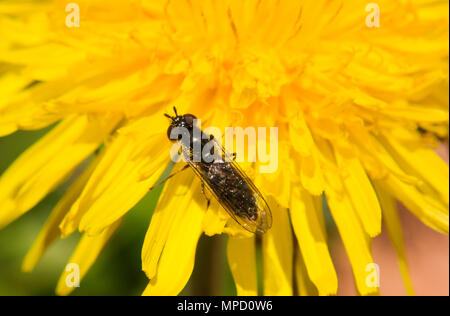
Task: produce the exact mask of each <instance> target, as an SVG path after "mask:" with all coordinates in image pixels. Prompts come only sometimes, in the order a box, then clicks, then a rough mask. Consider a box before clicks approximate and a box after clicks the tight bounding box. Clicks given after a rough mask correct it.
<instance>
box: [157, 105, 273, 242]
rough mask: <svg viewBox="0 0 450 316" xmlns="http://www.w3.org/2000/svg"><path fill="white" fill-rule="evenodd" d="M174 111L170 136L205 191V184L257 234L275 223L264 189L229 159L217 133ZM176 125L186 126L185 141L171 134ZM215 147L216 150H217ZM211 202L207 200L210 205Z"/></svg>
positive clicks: (179, 126)
mask: <svg viewBox="0 0 450 316" xmlns="http://www.w3.org/2000/svg"><path fill="white" fill-rule="evenodd" d="M174 112H175V116H170V115H168V114H165V116H166V117H168V118H169V119H170V120H171V123H170V126H169V128H168V130H167V136H168V137H169V139H170V140H171V141H173V142H179V143H180V145H181V151H182V154H183V155H184V156H185V158H186V159H185V160H186V161H187V165H186V166H185V167H184V168H183V169H182V170H184V169H186V168H187V167H191V169H192V170H193V171H194V173H195V174H196V175H197V176H198V177H199V178H200V179H201V181H202V189H203V192H204V188H205V187H206V188H207V189H208V191H209V192H211V194H212V195H213V196H214V197H215V198H216V199H217V201H218V202H219V203H220V204H221V205H222V207H223V208H224V209H225V210H226V211H227V212H228V214H229V215H230V216H231V217H232V218H233V219H234V220H235V221H236V222H237V223H238V224H239V225H241V226H242V227H243V228H245V229H246V230H248V231H250V232H252V233H255V234H264V233H266V232H267V231H268V230H269V229H270V228H271V227H272V214H271V212H270V208H269V206H268V205H267V202H266V201H265V200H264V198H263V196H262V194H261V192H259V190H258V189H257V188H256V186H255V185H254V184H253V182H252V181H251V180H250V179H249V177H248V176H247V175H246V174H245V173H244V171H243V170H242V169H241V168H240V167H239V166H238V164H237V163H236V162H235V161H234V159H226V158H229V157H231V156H230V155H229V154H227V153H226V152H225V150H224V149H223V147H222V146H221V145H220V144H219V143H218V142H217V141H216V139H215V138H214V136H213V135H208V134H205V133H204V132H203V131H201V130H200V129H199V128H198V127H196V126H195V124H194V123H195V122H194V121H195V120H196V117H195V116H194V115H192V114H184V115H178V113H177V110H176V108H175V107H174ZM174 128H184V129H182V130H183V131H185V134H187V135H185V136H186V137H185V138H184V139H185V140H184V141H183V140H182V137H181V136H180V135H178V137H174V135H172V132H173V129H174ZM199 136H200V137H199ZM186 139H187V141H186ZM208 143H209V145H208ZM211 144H213V146H211ZM207 146H210V147H211V150H209V147H207ZM213 147H215V148H216V149H217V150H216V151H214V150H213ZM205 148H206V150H204V149H205ZM198 149H200V153H203V154H202V155H200V156H201V157H199V158H200V159H193V158H194V156H195V155H196V154H197V153H198ZM215 153H217V154H215ZM196 161H197V162H196ZM180 171H181V170H180ZM205 196H206V195H205ZM207 200H208V198H207ZM209 202H210V201H209V200H208V206H209Z"/></svg>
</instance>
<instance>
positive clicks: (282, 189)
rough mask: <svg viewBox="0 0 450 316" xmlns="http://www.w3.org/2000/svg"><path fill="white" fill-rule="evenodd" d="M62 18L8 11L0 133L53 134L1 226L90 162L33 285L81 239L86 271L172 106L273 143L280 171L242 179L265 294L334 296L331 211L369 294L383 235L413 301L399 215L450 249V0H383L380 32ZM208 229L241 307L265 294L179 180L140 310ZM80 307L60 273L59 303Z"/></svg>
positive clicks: (199, 7) (249, 2)
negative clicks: (252, 201)
mask: <svg viewBox="0 0 450 316" xmlns="http://www.w3.org/2000/svg"><path fill="white" fill-rule="evenodd" d="M68 2H69V1H60V0H53V1H52V0H48V1H10V0H5V1H2V2H1V3H0V38H1V40H0V96H1V98H0V136H4V135H8V134H11V133H13V132H15V131H16V130H19V129H26V130H30V129H39V128H42V127H45V126H49V125H51V124H53V123H55V122H59V123H58V124H57V125H56V126H55V127H54V128H53V129H52V130H51V131H50V132H49V133H48V134H47V135H46V136H45V137H43V138H42V139H41V140H39V141H38V142H37V143H36V144H34V145H33V146H31V147H30V148H29V149H28V150H27V151H25V152H24V153H23V154H22V155H21V156H20V157H19V158H18V159H17V160H16V161H15V162H14V163H13V164H12V165H11V166H10V167H9V169H8V170H7V171H5V172H4V174H3V175H2V177H1V179H0V205H2V208H1V210H0V227H3V226H5V225H7V224H9V223H10V222H12V221H13V220H15V219H16V218H18V217H19V216H21V215H23V214H24V213H26V212H27V211H29V210H30V209H31V208H33V207H34V206H35V205H36V204H37V203H38V202H39V201H41V200H42V199H43V198H44V197H45V196H46V195H47V194H48V193H49V192H51V191H52V190H53V189H55V188H56V187H57V186H59V185H60V184H61V183H62V182H63V181H65V180H66V179H67V178H68V177H69V176H70V175H71V174H73V172H74V170H75V168H77V166H79V165H80V164H81V163H82V162H83V161H85V160H86V159H87V158H88V157H90V156H92V155H93V154H94V153H96V154H95V155H93V156H94V157H93V159H92V160H90V162H89V166H88V167H86V168H85V169H84V171H83V172H82V174H81V175H79V176H78V178H77V179H76V180H75V181H74V182H73V183H72V184H71V186H70V187H69V188H68V190H67V192H66V193H65V195H64V197H63V198H62V199H61V200H60V202H59V203H58V204H57V205H56V207H55V209H54V210H53V212H52V215H51V216H50V218H49V219H48V221H47V223H46V225H45V227H44V228H43V230H42V232H41V234H40V235H39V237H38V238H37V240H36V242H35V243H34V245H33V246H32V248H31V250H30V252H29V253H28V255H27V257H26V258H25V261H24V265H23V269H24V270H26V271H30V270H32V269H33V267H34V266H35V264H36V263H37V261H38V260H39V259H40V257H41V256H42V254H43V252H44V251H45V250H46V248H47V247H48V246H49V245H50V244H51V243H52V242H53V241H54V240H56V239H57V238H58V237H60V236H62V237H65V236H68V235H70V234H71V233H72V232H74V231H76V230H77V229H78V230H79V231H80V232H83V233H84V235H83V237H82V239H81V241H80V243H79V245H78V247H77V249H76V250H75V252H74V253H73V255H72V258H71V259H70V260H69V262H76V263H78V264H79V266H80V273H81V276H83V275H84V274H85V273H86V272H87V270H88V269H89V267H90V266H91V265H92V264H93V262H94V261H95V259H96V258H97V256H98V255H99V253H100V252H101V250H102V248H103V246H104V245H105V244H106V243H107V242H108V240H109V238H110V237H111V235H112V234H113V233H114V232H115V230H116V229H117V227H119V225H120V223H121V219H122V217H123V216H124V215H125V214H126V213H127V211H128V210H130V209H131V208H132V207H133V206H134V205H135V204H136V203H137V202H138V201H139V200H140V199H142V197H143V196H144V195H145V194H147V192H148V191H149V188H150V187H152V185H154V184H155V182H156V181H157V180H158V179H159V178H160V176H161V174H162V173H163V171H164V170H165V168H166V165H167V163H168V162H169V151H170V148H171V143H170V142H169V141H168V139H167V135H166V131H167V127H168V121H167V119H165V118H164V116H163V114H164V113H167V112H169V111H171V108H172V106H174V105H176V106H177V109H178V111H179V112H180V113H183V114H184V113H193V114H195V115H196V116H197V117H198V118H201V119H202V120H203V121H204V122H206V123H207V124H208V125H210V126H217V127H219V128H221V129H223V128H225V127H227V126H242V127H244V128H245V127H249V126H254V127H258V126H267V127H270V126H274V127H278V138H279V142H278V150H279V157H278V162H279V167H278V169H277V171H276V172H275V173H271V174H260V173H259V172H258V170H259V169H258V168H257V167H258V166H259V165H260V164H262V163H261V162H257V163H256V164H247V165H244V167H245V168H246V170H247V171H248V172H249V175H251V177H252V178H253V179H254V181H255V183H256V185H257V187H258V188H259V189H260V190H261V191H262V192H263V193H264V195H265V196H266V199H267V202H268V203H269V206H270V208H271V210H272V213H273V227H272V229H271V230H269V232H268V233H266V234H265V235H264V236H263V237H262V253H263V264H264V271H263V275H264V294H266V295H291V294H293V293H300V294H311V293H313V292H315V290H313V291H311V284H313V287H314V288H315V289H316V290H317V292H318V293H319V294H321V295H330V294H336V292H337V288H338V280H337V276H336V272H335V269H334V266H333V262H332V260H331V257H330V254H329V250H328V245H327V235H326V230H325V225H324V219H323V216H322V197H325V198H326V201H327V202H328V206H329V208H330V211H331V214H332V216H333V219H334V221H335V223H336V225H337V228H338V230H339V233H340V235H341V238H342V240H343V242H344V244H345V248H346V251H347V254H348V257H349V259H350V262H351V264H352V268H353V272H354V277H355V282H356V286H357V289H358V291H359V293H360V294H363V295H367V294H376V293H377V289H376V288H373V287H371V286H370V285H369V284H368V283H367V282H366V279H367V270H366V268H367V266H368V265H369V264H371V263H373V259H372V256H371V249H370V240H371V238H373V237H375V236H377V235H378V234H379V233H380V232H381V226H382V220H384V222H385V224H386V228H387V230H388V232H389V234H390V235H391V238H392V240H393V242H394V245H395V248H396V250H397V251H398V255H399V259H400V264H401V267H402V271H403V272H404V273H403V276H404V279H405V281H406V284H407V287H408V291H409V293H412V289H411V286H410V283H409V278H408V274H407V269H406V266H405V253H404V250H403V242H402V238H401V227H400V222H399V219H398V216H397V209H396V201H400V202H402V203H403V204H404V205H405V206H406V207H407V208H408V209H409V210H410V211H411V212H412V213H413V214H414V215H415V216H417V217H418V218H419V219H420V220H422V221H423V223H425V224H426V225H428V226H430V227H432V228H434V229H435V230H437V231H440V232H442V233H446V234H448V209H449V169H448V166H447V165H446V164H445V163H444V162H443V161H442V160H441V159H440V158H439V157H438V156H437V155H436V154H435V153H434V151H433V148H434V147H435V146H436V144H437V143H438V141H437V140H438V139H445V138H447V137H448V82H449V81H448V77H449V76H448V74H449V70H448V56H449V55H448V53H449V47H448V46H449V44H448V36H449V33H448V31H449V27H448V24H449V20H448V1H425V0H413V1H392V0H379V1H377V4H378V6H379V9H380V12H379V13H380V15H379V16H378V17H377V16H376V14H375V15H374V16H373V19H374V20H372V17H369V18H368V15H370V14H373V12H372V11H371V9H370V8H369V11H366V6H367V4H368V2H367V1H362V0H346V1H342V0H331V1H330V0H314V1H312V0H301V1H294V0H292V1H288V0H285V1H276V0H245V1H241V0H223V1H213V0H211V1H201V0H153V1H150V0H127V1H125V0H117V1H111V0H93V1H86V0H77V1H76V4H77V5H78V8H79V20H78V18H77V16H76V14H77V13H78V12H77V10H78V8H77V7H68V8H67V7H66V5H67V4H68ZM66 9H68V11H66ZM376 9H377V8H373V10H376ZM377 18H379V23H380V24H379V25H377V23H372V22H374V21H375V20H376V19H377ZM78 22H79V23H78ZM259 145H261V144H259ZM203 233H204V234H206V235H208V236H212V235H215V234H221V233H228V234H229V235H230V237H229V240H228V261H229V264H230V268H231V271H232V273H233V277H234V280H235V283H236V288H237V293H238V294H239V295H254V294H257V293H258V292H257V278H256V273H255V270H256V269H255V251H256V250H255V237H254V236H252V235H250V234H247V233H245V232H243V230H242V229H241V228H240V227H239V226H238V225H236V224H235V223H234V222H233V221H232V220H230V217H229V216H228V215H227V213H225V212H224V210H223V209H222V208H221V207H219V205H218V204H217V203H216V202H214V201H213V204H212V205H211V207H210V208H208V209H207V208H206V202H205V199H204V197H203V195H202V192H201V186H200V181H199V180H198V179H196V178H195V176H194V174H193V173H192V172H190V171H185V172H183V173H181V174H180V175H177V176H176V177H173V178H171V179H170V180H169V181H168V182H167V183H166V185H165V188H164V190H163V193H162V195H161V197H160V200H159V202H158V205H157V207H156V209H155V211H154V215H153V217H152V219H151V224H150V227H149V229H148V232H147V235H146V237H145V241H144V245H143V249H142V269H143V270H144V271H145V274H146V275H147V277H148V278H149V279H150V282H149V285H148V287H147V288H146V289H145V291H144V294H149V295H154V294H155V295H176V294H178V293H179V292H180V291H181V290H182V289H183V287H184V286H185V285H186V283H187V282H188V280H189V277H190V275H191V272H192V270H193V267H194V259H195V250H196V245H197V242H198V239H199V237H200V236H201V234H203ZM65 273H67V272H65ZM294 279H296V282H293V280H294ZM311 282H312V283H311ZM294 283H295V284H296V285H297V288H296V289H294ZM308 285H309V286H308ZM70 291H71V288H68V287H66V284H65V274H63V276H62V277H61V279H60V282H59V284H58V287H57V293H59V294H68V293H69V292H70Z"/></svg>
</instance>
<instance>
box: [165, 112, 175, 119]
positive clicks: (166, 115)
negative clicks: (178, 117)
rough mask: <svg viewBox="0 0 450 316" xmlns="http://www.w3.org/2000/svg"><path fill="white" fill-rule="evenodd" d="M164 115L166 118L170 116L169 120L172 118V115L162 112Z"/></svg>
mask: <svg viewBox="0 0 450 316" xmlns="http://www.w3.org/2000/svg"><path fill="white" fill-rule="evenodd" d="M164 116H165V117H167V118H170V119H171V120H173V117H172V116H170V115H169V114H166V113H164Z"/></svg>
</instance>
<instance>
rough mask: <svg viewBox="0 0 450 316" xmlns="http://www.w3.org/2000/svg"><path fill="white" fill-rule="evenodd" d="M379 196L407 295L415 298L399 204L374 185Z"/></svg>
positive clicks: (378, 186)
mask: <svg viewBox="0 0 450 316" xmlns="http://www.w3.org/2000/svg"><path fill="white" fill-rule="evenodd" d="M374 186H375V189H376V191H377V194H378V199H379V201H380V203H381V207H382V210H383V219H384V223H385V225H386V228H387V231H388V234H389V238H390V239H391V242H392V245H393V246H394V249H395V252H396V253H397V260H398V265H399V267H400V273H401V275H402V278H403V282H404V284H405V289H406V293H407V294H408V295H409V296H414V287H413V284H412V282H411V277H410V275H409V271H408V265H407V258H406V249H405V243H404V241H403V230H402V224H401V222H400V217H399V215H398V209H397V202H396V201H395V200H394V199H393V198H392V196H390V195H389V194H387V193H386V192H385V191H384V190H383V188H382V187H381V186H380V185H377V184H376V183H375V184H374Z"/></svg>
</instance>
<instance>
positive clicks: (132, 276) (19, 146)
mask: <svg viewBox="0 0 450 316" xmlns="http://www.w3.org/2000/svg"><path fill="white" fill-rule="evenodd" d="M49 129H50V128H46V129H43V130H40V131H19V132H16V133H14V134H13V135H10V136H7V137H3V138H0V174H2V173H3V172H4V171H5V170H6V169H7V167H8V166H9V165H10V164H11V163H12V162H13V161H14V160H15V158H17V157H18V156H19V155H20V153H22V152H23V151H24V150H25V149H26V148H27V147H28V146H29V145H31V144H32V143H34V142H35V141H36V140H37V139H39V138H40V137H41V136H43V135H44V134H45V133H46V132H47V131H48V130H49ZM67 185H68V183H65V184H63V185H62V186H61V187H60V188H58V189H56V190H55V191H54V192H52V193H51V194H50V195H49V196H47V198H45V199H44V200H43V201H42V202H41V203H40V204H39V205H37V206H36V207H35V208H34V209H32V210H31V211H29V212H28V213H26V214H25V215H24V216H22V217H20V218H19V219H18V220H17V221H15V222H13V223H12V224H10V225H9V226H7V227H6V228H4V229H2V230H0V267H1V269H0V295H55V294H54V293H55V292H54V290H55V287H56V284H57V281H58V279H59V276H60V275H61V273H62V271H63V270H64V268H65V266H66V264H67V261H68V260H69V258H70V256H71V253H72V251H73V250H74V249H75V246H76V244H77V242H78V240H79V238H80V235H79V234H78V233H76V234H73V235H72V236H70V237H69V238H66V239H62V240H58V241H57V242H55V243H54V244H53V245H52V246H51V247H50V249H49V250H48V251H47V252H46V254H45V255H44V257H43V258H42V260H41V261H40V262H39V264H38V265H37V266H36V268H35V270H34V271H33V272H32V273H23V272H22V271H21V265H22V260H23V258H24V256H25V254H26V253H27V251H28V249H29V248H30V247H31V245H32V243H33V241H34V239H35V238H36V237H37V235H38V234H39V231H40V229H41V228H42V226H43V225H44V223H45V221H46V219H47V217H48V216H49V214H50V212H51V210H52V209H53V207H54V205H55V204H56V203H57V201H58V200H59V199H60V198H61V196H62V195H63V194H64V192H65V189H66V188H67ZM161 190H162V186H160V187H158V188H156V189H154V190H153V191H151V192H150V193H149V194H147V195H146V196H145V198H144V199H142V200H141V201H140V202H139V203H138V204H137V205H136V206H135V207H134V208H133V209H132V210H131V211H130V212H129V213H128V214H127V215H126V217H125V220H124V222H123V224H122V226H121V227H120V228H119V230H118V231H117V233H116V234H115V235H114V237H113V238H112V239H111V241H110V242H109V243H108V245H107V246H106V248H105V249H104V250H103V252H102V253H101V255H100V257H99V258H98V260H97V262H96V263H95V264H94V265H93V266H92V268H91V269H90V271H89V272H88V274H87V275H86V277H85V278H84V279H83V280H81V286H80V287H79V288H77V289H75V291H74V292H73V293H72V295H140V294H141V293H142V291H143V290H144V288H145V286H146V285H147V282H148V279H147V278H146V276H145V274H144V272H142V271H141V248H142V244H143V241H144V236H145V233H146V231H147V228H148V225H149V223H150V219H151V216H152V213H153V210H154V208H155V205H156V202H157V199H158V197H159V194H160V193H161ZM225 246H226V237H225V236H218V237H213V238H210V237H206V236H203V237H202V238H201V240H200V243H199V245H198V247H197V256H196V263H195V268H194V272H193V274H192V277H191V279H190V281H189V283H188V285H187V287H186V288H185V289H184V290H183V292H182V293H181V294H184V295H235V294H236V290H235V287H234V284H233V280H232V276H231V273H230V271H229V268H228V265H227V260H226V247H225Z"/></svg>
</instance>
